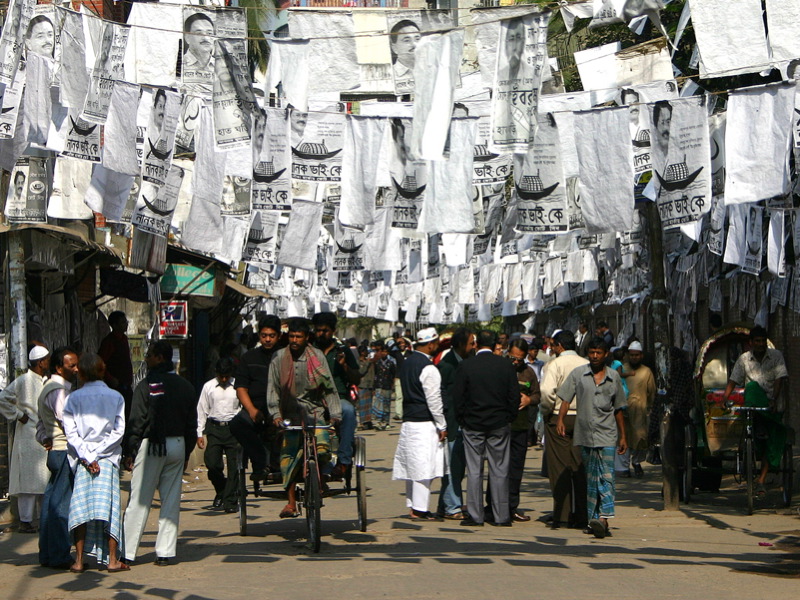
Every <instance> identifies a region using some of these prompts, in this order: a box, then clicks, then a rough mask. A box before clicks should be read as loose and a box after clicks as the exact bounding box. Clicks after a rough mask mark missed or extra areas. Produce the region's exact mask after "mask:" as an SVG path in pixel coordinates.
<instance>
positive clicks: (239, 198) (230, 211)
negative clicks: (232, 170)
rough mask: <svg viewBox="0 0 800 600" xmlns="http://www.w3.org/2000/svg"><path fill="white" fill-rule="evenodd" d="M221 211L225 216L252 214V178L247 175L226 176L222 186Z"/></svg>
mask: <svg viewBox="0 0 800 600" xmlns="http://www.w3.org/2000/svg"><path fill="white" fill-rule="evenodd" d="M220 212H221V213H222V215H223V216H238V215H249V214H250V180H249V179H247V178H246V177H232V176H230V175H229V176H226V177H225V184H224V187H223V188H222V204H221V205H220Z"/></svg>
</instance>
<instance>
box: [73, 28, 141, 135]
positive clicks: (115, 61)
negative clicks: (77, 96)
mask: <svg viewBox="0 0 800 600" xmlns="http://www.w3.org/2000/svg"><path fill="white" fill-rule="evenodd" d="M129 32H130V27H129V26H127V25H120V24H119V23H112V22H111V21H104V23H103V37H102V38H101V40H100V47H99V49H98V51H97V53H96V57H95V62H94V68H93V69H92V75H91V79H90V80H89V92H88V94H87V95H86V101H85V103H84V105H83V113H82V114H81V117H82V118H83V119H84V120H86V121H89V122H90V123H99V124H101V125H102V124H104V123H105V122H106V118H107V117H108V107H109V105H110V104H111V94H113V93H114V82H115V81H119V80H121V79H122V78H123V77H124V69H123V66H122V61H123V60H124V58H125V48H126V46H127V45H128V33H129Z"/></svg>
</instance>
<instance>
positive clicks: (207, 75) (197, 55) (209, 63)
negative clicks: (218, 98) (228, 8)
mask: <svg viewBox="0 0 800 600" xmlns="http://www.w3.org/2000/svg"><path fill="white" fill-rule="evenodd" d="M215 18H216V13H215V12H214V11H211V10H205V9H198V8H197V7H195V6H185V7H184V9H183V44H182V45H181V56H180V69H181V71H180V73H181V82H182V84H183V87H184V89H185V90H186V91H188V92H192V93H196V94H200V95H204V96H211V93H212V91H213V89H212V88H213V84H214V40H215V39H216V35H217V33H216V26H215Z"/></svg>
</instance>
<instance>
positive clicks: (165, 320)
mask: <svg viewBox="0 0 800 600" xmlns="http://www.w3.org/2000/svg"><path fill="white" fill-rule="evenodd" d="M158 333H159V337H182V338H185V337H187V336H188V335H189V306H188V302H187V301H186V300H173V301H171V302H162V303H161V305H160V307H159V327H158Z"/></svg>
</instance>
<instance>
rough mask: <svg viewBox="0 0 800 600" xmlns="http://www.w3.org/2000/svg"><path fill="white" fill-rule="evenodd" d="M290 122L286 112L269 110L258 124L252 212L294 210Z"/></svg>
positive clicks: (252, 188) (258, 120) (254, 147)
mask: <svg viewBox="0 0 800 600" xmlns="http://www.w3.org/2000/svg"><path fill="white" fill-rule="evenodd" d="M290 168H291V149H290V146H289V120H288V114H287V112H286V111H285V110H282V109H275V108H267V109H265V110H264V113H263V115H259V116H258V117H257V118H256V122H255V133H254V137H253V180H252V185H251V195H252V208H253V210H274V211H286V210H291V208H292V180H291V174H290Z"/></svg>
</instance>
